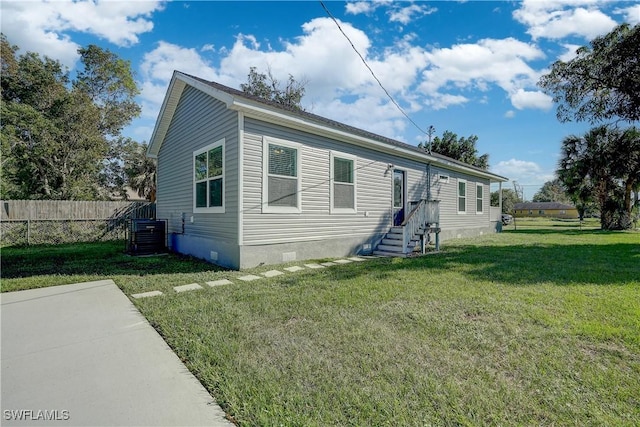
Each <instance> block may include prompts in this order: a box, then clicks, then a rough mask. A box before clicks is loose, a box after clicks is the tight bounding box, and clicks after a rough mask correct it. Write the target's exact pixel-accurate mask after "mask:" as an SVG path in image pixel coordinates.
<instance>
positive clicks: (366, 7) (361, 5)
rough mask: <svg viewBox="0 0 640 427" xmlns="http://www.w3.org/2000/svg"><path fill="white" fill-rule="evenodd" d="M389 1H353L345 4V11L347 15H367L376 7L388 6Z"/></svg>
mask: <svg viewBox="0 0 640 427" xmlns="http://www.w3.org/2000/svg"><path fill="white" fill-rule="evenodd" d="M390 3H391V0H374V1H354V2H347V4H346V6H345V11H346V12H347V14H352V15H359V14H362V13H364V14H369V13H371V12H373V11H375V10H376V9H377V8H378V7H380V6H383V5H386V4H390Z"/></svg>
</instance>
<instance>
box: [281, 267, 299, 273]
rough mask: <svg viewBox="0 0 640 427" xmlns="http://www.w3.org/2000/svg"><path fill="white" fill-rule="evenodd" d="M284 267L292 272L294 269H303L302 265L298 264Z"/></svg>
mask: <svg viewBox="0 0 640 427" xmlns="http://www.w3.org/2000/svg"><path fill="white" fill-rule="evenodd" d="M284 269H285V270H287V271H290V272H292V273H295V272H296V271H300V270H304V267H300V266H299V265H294V266H293V267H285V268H284Z"/></svg>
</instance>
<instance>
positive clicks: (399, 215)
mask: <svg viewBox="0 0 640 427" xmlns="http://www.w3.org/2000/svg"><path fill="white" fill-rule="evenodd" d="M405 178H406V177H405V172H404V171H403V170H399V169H394V170H393V225H394V226H398V225H402V223H403V222H404V213H405V210H406V207H407V202H406V200H405V188H404V187H405Z"/></svg>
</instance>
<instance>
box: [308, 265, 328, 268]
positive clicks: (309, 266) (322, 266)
mask: <svg viewBox="0 0 640 427" xmlns="http://www.w3.org/2000/svg"><path fill="white" fill-rule="evenodd" d="M304 266H305V267H307V268H324V265H320V264H305V265H304Z"/></svg>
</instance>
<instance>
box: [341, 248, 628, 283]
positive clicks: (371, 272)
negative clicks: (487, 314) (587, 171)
mask: <svg viewBox="0 0 640 427" xmlns="http://www.w3.org/2000/svg"><path fill="white" fill-rule="evenodd" d="M362 264H364V265H362ZM362 264H361V265H353V264H349V265H345V266H341V268H339V269H336V270H335V271H332V272H331V277H332V278H333V279H335V280H342V279H351V278H355V277H358V276H362V275H368V276H369V277H370V278H371V279H372V280H375V279H376V278H379V279H389V280H393V279H399V278H401V275H402V274H403V271H407V270H409V271H415V270H422V271H424V274H425V275H434V274H438V273H443V272H445V271H456V272H459V273H460V274H462V275H463V276H467V277H469V278H470V279H473V280H482V281H491V282H497V283H501V284H505V285H537V284H542V283H550V284H555V285H572V284H595V285H626V284H629V283H631V282H636V283H638V281H639V280H640V245H636V244H627V243H616V244H608V245H606V244H605V245H557V244H555V245H554V244H549V245H545V244H535V245H533V244H532V245H508V246H486V247H483V246H457V247H453V248H450V249H447V248H445V249H444V250H443V252H441V253H438V254H430V255H426V256H419V257H415V258H408V259H390V258H387V259H378V260H375V261H371V262H367V263H362Z"/></svg>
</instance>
